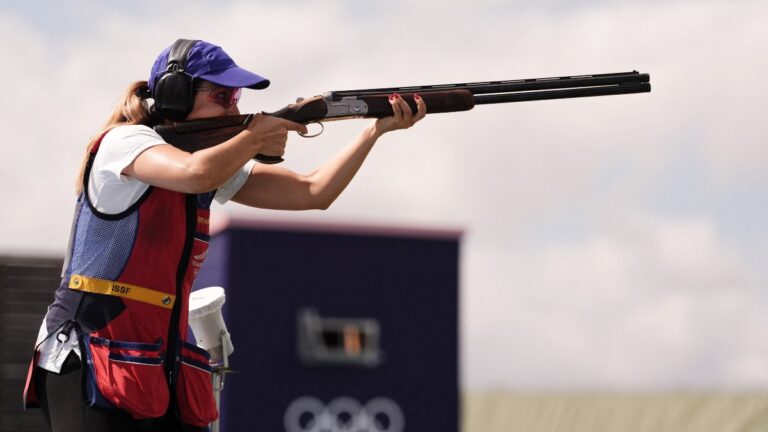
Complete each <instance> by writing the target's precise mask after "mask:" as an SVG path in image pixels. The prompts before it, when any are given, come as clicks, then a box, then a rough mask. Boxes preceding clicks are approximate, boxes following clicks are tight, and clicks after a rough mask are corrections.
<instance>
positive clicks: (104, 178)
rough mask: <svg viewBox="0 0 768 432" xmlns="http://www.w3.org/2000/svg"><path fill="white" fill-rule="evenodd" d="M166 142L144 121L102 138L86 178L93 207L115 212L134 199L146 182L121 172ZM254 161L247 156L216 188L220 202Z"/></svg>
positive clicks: (230, 194)
mask: <svg viewBox="0 0 768 432" xmlns="http://www.w3.org/2000/svg"><path fill="white" fill-rule="evenodd" d="M160 144H166V142H165V141H164V140H163V138H162V137H161V136H160V135H158V134H157V132H155V130H154V129H152V128H150V127H147V126H144V125H129V126H118V127H116V128H114V129H112V130H111V131H109V132H108V133H107V134H106V135H105V136H104V139H102V141H101V145H100V147H99V151H98V153H96V158H95V159H94V161H93V168H91V175H90V177H89V179H88V197H89V198H90V199H91V202H92V203H93V206H94V207H95V208H96V210H98V211H100V212H102V213H106V214H117V213H120V212H122V211H123V210H125V209H127V208H128V207H130V206H131V204H133V203H135V202H136V201H137V200H138V199H139V198H140V197H141V195H142V194H144V192H146V190H147V188H148V187H149V185H148V184H147V183H144V182H142V181H140V180H137V179H134V178H132V177H128V176H125V175H123V174H122V172H123V170H124V169H125V168H126V167H127V166H128V165H130V164H131V163H132V162H133V161H134V160H135V159H136V157H138V156H139V155H140V154H141V153H142V152H143V151H145V150H147V149H148V148H150V147H154V146H156V145H160ZM255 164H256V161H254V160H250V161H248V163H246V164H245V165H244V166H243V168H241V169H240V171H238V172H237V173H236V174H235V175H234V176H232V178H230V179H229V180H228V181H227V182H226V183H224V184H223V185H222V186H221V187H219V189H217V190H216V195H215V197H214V199H215V200H216V201H217V202H218V203H219V204H224V203H225V202H227V201H229V200H230V199H232V197H233V196H234V195H235V194H236V193H237V191H239V190H240V188H241V187H242V186H243V184H245V181H246V180H248V175H249V174H250V173H251V169H252V168H253V166H254V165H255Z"/></svg>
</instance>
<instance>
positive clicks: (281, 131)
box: [246, 114, 307, 156]
mask: <svg viewBox="0 0 768 432" xmlns="http://www.w3.org/2000/svg"><path fill="white" fill-rule="evenodd" d="M246 131H247V133H248V134H249V135H250V139H251V140H253V141H252V142H253V143H254V144H256V145H257V146H258V153H261V154H263V155H266V156H282V155H283V154H284V153H285V143H286V142H287V141H288V132H289V131H296V132H299V133H301V134H306V133H307V127H306V126H304V125H303V124H300V123H295V122H292V121H290V120H285V119H281V118H279V117H273V116H269V115H264V114H256V115H255V116H254V118H253V120H251V122H250V123H249V124H248V128H247V129H246Z"/></svg>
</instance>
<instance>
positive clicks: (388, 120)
mask: <svg viewBox="0 0 768 432" xmlns="http://www.w3.org/2000/svg"><path fill="white" fill-rule="evenodd" d="M413 99H414V100H415V101H416V108H417V110H418V111H417V112H416V114H413V112H412V111H411V107H410V106H408V103H406V102H405V99H403V97H402V96H400V95H399V94H397V93H394V94H392V95H390V96H389V104H390V105H392V111H393V112H394V115H393V116H391V117H384V118H380V119H378V120H376V123H375V124H374V129H375V130H376V132H377V133H378V134H379V135H381V134H384V133H387V132H391V131H394V130H398V129H408V128H409V127H411V126H413V125H414V124H416V122H418V121H419V120H421V119H423V118H424V116H426V115H427V104H425V103H424V99H422V98H421V97H420V96H419V95H417V94H415V95H414V96H413Z"/></svg>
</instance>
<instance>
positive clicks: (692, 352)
mask: <svg viewBox="0 0 768 432" xmlns="http://www.w3.org/2000/svg"><path fill="white" fill-rule="evenodd" d="M766 12H768V4H766V2H765V1H763V0H743V1H719V0H703V1H693V0H666V1H656V0H645V1H630V0H617V1H609V0H604V1H600V0H572V1H563V0H539V1H527V0H510V1H502V0H474V1H471V2H470V1H463V0H456V1H450V0H448V1H439V2H438V1H404V0H403V1H401V0H394V1H389V2H359V1H342V0H338V1H324V2H310V1H293V0H287V1H282V2H266V1H262V2H252V1H228V0H220V1H186V2H170V1H169V2H162V3H159V2H150V1H137V2H131V3H126V2H99V3H95V2H93V3H92V2H86V1H71V2H66V3H62V2H54V1H38V2H6V3H3V4H1V5H0V35H2V37H3V39H4V40H5V41H6V42H5V43H4V44H3V47H2V54H3V59H4V62H3V66H2V67H0V82H2V83H3V84H4V86H3V94H4V95H5V97H4V98H3V101H2V103H0V122H2V131H3V134H4V139H3V144H2V148H3V149H4V156H3V157H0V182H2V183H1V184H2V185H3V186H4V190H5V200H4V202H5V205H4V206H3V210H4V211H2V212H0V226H3V227H5V232H4V233H3V235H2V236H0V255H3V256H5V257H41V258H50V259H52V260H54V261H55V260H56V259H58V258H60V257H62V256H63V255H64V253H65V248H66V243H67V238H68V234H69V227H70V222H71V213H72V210H73V208H74V199H75V196H74V182H75V176H76V173H77V169H78V165H79V162H80V159H81V156H82V151H83V149H84V147H85V144H86V143H87V141H88V139H89V138H90V137H91V136H92V135H93V134H95V133H97V132H98V131H99V129H100V126H101V125H102V124H103V122H104V121H105V120H106V118H107V116H108V114H109V113H110V112H111V109H112V107H113V105H114V104H115V103H116V101H117V99H118V97H119V96H120V94H121V92H122V90H123V89H124V88H125V87H126V86H127V85H128V84H129V83H130V82H131V81H134V80H140V79H142V80H143V79H147V77H148V73H149V69H150V67H151V65H152V62H153V61H154V59H155V57H156V55H157V54H158V53H159V52H160V51H161V50H162V49H163V48H165V47H166V46H168V45H170V44H171V43H172V42H173V41H174V40H175V39H177V38H179V37H184V38H195V39H205V40H208V41H210V42H213V43H216V44H218V45H221V46H222V47H223V48H224V49H225V50H226V51H227V52H228V53H229V54H230V55H231V56H232V57H233V58H234V59H235V61H236V62H237V63H238V64H239V65H241V66H243V67H245V68H247V69H249V70H253V71H254V72H256V73H259V74H261V75H263V76H266V77H268V78H270V79H271V81H272V85H271V86H270V87H269V88H268V89H267V90H264V91H246V92H245V94H244V96H243V98H242V100H241V103H240V108H241V111H243V112H259V111H262V110H265V111H274V110H276V109H278V108H281V107H283V106H284V105H286V104H288V103H291V102H293V101H294V100H295V98H296V97H299V96H301V97H307V96H312V95H315V94H319V93H320V92H323V91H326V90H343V89H352V88H366V87H382V86H406V85H419V84H440V83H453V82H471V81H485V80H506V79H517V78H534V77H551V76H562V75H578V74H594V73H608V72H623V71H631V70H639V71H640V72H644V73H650V75H651V83H652V85H653V91H652V93H650V94H639V95H626V96H608V97H600V98H588V99H572V100H559V101H541V102H529V103H520V104H505V105H494V106H479V107H477V108H476V109H474V110H472V111H469V112H465V113H454V114H439V115H434V116H430V117H428V118H426V119H425V120H424V121H423V122H421V123H420V124H418V125H417V126H416V127H414V128H413V129H411V130H409V131H405V132H403V131H399V132H395V133H392V134H390V135H386V136H385V137H384V138H382V139H381V140H380V142H379V143H378V144H377V145H376V148H375V149H374V151H373V152H372V154H371V155H370V157H369V159H368V160H367V162H366V164H365V166H364V168H363V169H362V170H361V172H360V173H359V174H358V176H357V177H356V179H355V180H354V181H353V182H352V184H351V185H350V187H349V188H348V190H347V191H346V192H345V193H344V194H342V196H341V197H340V198H339V200H338V201H337V202H336V203H334V205H333V206H332V207H331V208H330V209H329V210H327V211H311V212H303V213H291V212H275V211H266V210H256V209H247V208H244V207H240V206H238V205H236V204H234V203H229V204H227V205H225V206H220V207H217V208H215V209H214V212H215V213H216V215H215V216H214V217H219V218H222V219H225V218H227V217H229V218H231V217H237V218H250V219H269V220H280V221H282V222H285V221H289V222H291V223H296V224H302V223H328V224H364V225H368V226H390V227H391V226H395V227H409V228H414V227H415V228H419V229H420V228H424V229H441V230H454V231H457V232H458V231H460V232H461V233H462V235H461V249H460V250H461V253H460V257H459V262H458V264H457V265H458V268H459V269H460V272H459V273H458V275H459V280H458V286H459V287H460V290H459V303H458V305H459V306H458V307H459V310H460V313H459V318H458V319H459V322H458V329H459V337H458V341H459V342H458V346H459V351H458V352H459V357H458V365H459V369H458V376H457V377H456V380H457V383H458V384H457V385H458V387H459V389H460V392H461V395H462V403H463V405H462V407H463V408H462V410H461V413H457V415H460V418H461V424H462V425H463V429H464V430H467V431H490V430H499V431H501V430H506V431H509V430H518V429H515V428H516V427H517V428H522V429H519V430H528V431H533V430H574V428H575V427H576V426H575V425H576V424H578V421H576V420H574V419H584V418H590V419H591V420H589V421H587V423H589V424H591V425H592V426H590V428H591V430H683V429H682V426H681V425H688V426H687V427H693V426H690V425H691V424H692V423H691V421H692V420H691V419H692V418H694V417H695V418H701V417H696V416H697V415H699V416H701V415H704V416H705V417H706V416H709V417H707V418H710V421H704V422H703V423H699V424H698V427H696V429H691V430H747V429H750V428H757V427H766V426H765V422H764V421H761V420H760V419H766V416H768V401H767V399H768V397H767V396H766V395H768V334H767V333H768V298H767V297H768V290H766V288H767V286H766V285H768V267H766V265H765V260H766V258H768V228H766V226H767V225H766V223H765V221H766V220H768V200H767V199H766V198H765V196H766V192H768V190H767V189H768V187H767V185H768V182H767V181H768V172H767V171H766V170H765V168H764V167H765V166H767V165H768V147H766V145H765V138H764V137H763V128H764V126H760V125H761V124H763V125H764V123H762V121H764V120H762V121H761V120H760V119H761V118H764V117H765V114H766V112H768V102H767V101H766V95H768V84H766V80H765V77H764V75H765V70H767V69H768V57H766V56H765V46H766V42H768V28H767V27H766V26H765V16H766ZM365 122H367V120H354V121H346V122H339V123H330V124H327V125H326V129H325V132H324V133H323V134H322V135H321V136H320V137H318V138H315V139H302V138H300V137H298V136H295V137H293V138H291V139H290V140H289V143H288V150H287V154H286V156H285V158H286V162H285V163H284V165H285V166H286V167H288V168H291V169H294V170H297V171H300V172H308V171H310V170H312V169H313V168H314V167H316V166H318V165H319V164H320V163H322V162H323V161H324V160H325V159H327V158H328V157H330V156H331V155H333V154H334V153H335V152H336V151H338V150H339V149H340V148H341V147H343V146H344V145H345V144H346V143H347V142H348V141H349V140H351V139H352V138H353V137H354V135H355V134H356V133H357V131H359V130H360V129H361V128H362V127H363V125H364V124H365ZM3 283H4V284H6V286H7V285H8V282H7V281H4V282H3ZM51 290H53V286H51ZM41 314H42V311H41ZM5 321H8V320H5ZM33 321H35V322H39V320H38V319H35V320H33ZM34 327H35V329H36V327H37V324H34ZM33 333H34V330H33ZM30 343H31V341H30ZM5 370H6V371H8V370H10V369H5ZM6 374H8V372H6ZM4 378H5V377H4ZM9 394H10V393H9ZM4 395H5V393H4ZM4 397H5V396H4ZM670 398H671V399H670ZM670 401H674V402H670ZM671 406H676V407H678V408H679V409H677V408H676V410H675V411H674V412H675V413H677V414H669V412H670V409H671V408H670V407H671ZM664 413H666V414H664ZM681 413H682V414H681ZM701 413H704V414H701ZM715 418H717V419H724V420H723V421H724V422H731V423H730V426H728V427H729V428H730V429H725V428H724V427H720V426H715V425H716V424H718V423H716V422H715V421H714V420H711V419H715ZM569 419H570V420H569ZM607 419H612V420H607ZM622 419H645V420H626V421H625V423H621V421H624V420H622ZM648 419H651V420H648ZM585 421H586V420H585ZM766 421H768V420H766ZM525 422H528V423H525ZM590 422H591V423H590ZM613 422H619V423H613ZM664 422H668V423H669V424H673V423H674V424H676V425H677V426H676V427H670V428H669V429H663V428H664V426H663V425H666V424H668V423H664ZM734 422H735V423H734ZM522 425H524V426H522ZM595 425H598V426H595ZM628 425H632V426H631V427H630V426H628ZM569 427H570V429H567V428H569ZM706 427H713V428H714V427H717V428H718V429H705V428H706ZM563 428H566V429H563ZM633 428H634V429H633ZM643 428H646V429H643ZM750 430H751V429H750Z"/></svg>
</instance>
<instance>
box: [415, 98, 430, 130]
mask: <svg viewBox="0 0 768 432" xmlns="http://www.w3.org/2000/svg"><path fill="white" fill-rule="evenodd" d="M413 100H415V101H416V109H417V111H416V117H414V118H413V121H414V123H415V122H417V121H419V120H421V119H423V118H424V117H425V116H426V115H427V103H426V102H424V98H422V97H421V96H419V95H418V94H414V95H413Z"/></svg>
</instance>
